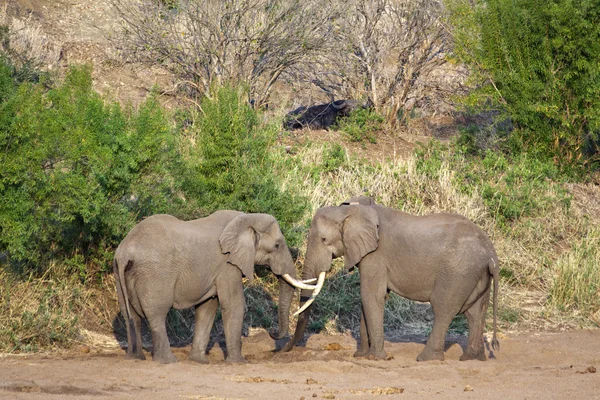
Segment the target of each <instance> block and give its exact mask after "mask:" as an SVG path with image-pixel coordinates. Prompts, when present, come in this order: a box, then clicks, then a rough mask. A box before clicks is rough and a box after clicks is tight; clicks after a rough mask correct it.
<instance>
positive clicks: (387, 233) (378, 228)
mask: <svg viewBox="0 0 600 400" xmlns="http://www.w3.org/2000/svg"><path fill="white" fill-rule="evenodd" d="M351 203H354V204H351ZM356 203H358V204H356ZM341 256H344V264H345V266H346V268H347V269H351V268H353V267H354V266H357V267H358V269H359V271H360V296H361V302H362V315H361V323H360V344H359V347H358V350H357V351H356V353H355V354H354V355H355V356H356V357H361V356H365V357H370V358H377V359H382V358H386V353H385V352H384V350H383V339H384V335H383V311H384V304H385V301H386V298H387V294H388V292H389V291H393V292H394V293H397V294H398V295H400V296H402V297H405V298H407V299H411V300H417V301H422V302H430V303H431V305H432V308H433V313H434V324H433V330H432V331H431V334H430V336H429V338H428V340H427V344H426V345H425V349H424V350H423V351H422V352H421V354H419V356H418V357H417V360H418V361H426V360H443V359H444V340H445V337H446V332H447V330H448V326H449V325H450V322H452V319H453V318H454V316H455V315H457V314H459V313H464V314H465V316H466V317H467V320H468V323H469V338H468V345H467V348H466V350H465V351H464V353H463V355H462V356H461V358H460V359H461V360H471V359H476V360H485V359H486V356H485V352H484V341H483V331H484V327H485V317H486V311H487V308H488V303H489V299H490V290H491V289H490V282H491V280H492V278H493V279H494V336H493V340H492V347H493V348H494V349H496V348H498V346H499V344H498V341H497V339H496V308H497V295H498V273H499V264H498V257H497V256H496V251H495V250H494V246H493V244H492V242H491V241H490V239H489V238H488V236H487V235H486V234H485V233H484V232H483V231H482V230H481V229H479V228H478V227H477V226H476V225H475V224H474V223H473V222H471V221H469V220H468V219H467V218H465V217H463V216H460V215H457V214H430V215H425V216H414V215H410V214H407V213H405V212H401V211H398V210H395V209H391V208H387V207H383V206H380V205H376V204H375V203H374V202H373V200H372V199H371V198H369V197H366V196H359V197H355V198H352V199H349V200H347V201H345V202H344V203H342V205H340V206H337V207H323V208H321V209H319V210H318V211H317V213H316V214H315V216H314V218H313V220H312V224H311V227H310V231H309V234H308V247H307V250H306V257H305V261H304V270H303V272H302V279H310V278H314V277H317V276H318V275H319V273H320V272H322V271H327V270H329V268H330V266H331V261H332V259H333V258H337V257H341ZM309 295H310V291H303V292H302V294H301V299H302V300H301V301H306V299H307V297H308V296H309ZM309 315H310V307H309V308H308V309H307V310H306V311H305V312H303V313H302V314H301V315H300V316H299V319H298V324H297V327H296V332H295V334H294V337H293V338H292V340H290V342H288V344H287V345H286V347H285V348H284V351H288V350H290V349H291V348H292V347H293V346H295V345H296V343H297V342H298V341H299V340H300V339H301V338H302V336H303V334H304V329H305V328H306V324H307V322H308V317H309Z"/></svg>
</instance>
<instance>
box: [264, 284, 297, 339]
mask: <svg viewBox="0 0 600 400" xmlns="http://www.w3.org/2000/svg"><path fill="white" fill-rule="evenodd" d="M278 280H279V307H278V326H279V330H278V332H269V335H271V338H273V339H274V340H279V339H282V338H283V337H285V335H287V333H288V328H289V325H290V307H291V304H292V298H293V297H294V292H295V288H294V287H293V286H292V285H290V284H289V283H287V282H286V281H285V280H284V279H283V278H282V277H281V276H279V277H278Z"/></svg>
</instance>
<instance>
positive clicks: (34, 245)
mask: <svg viewBox="0 0 600 400" xmlns="http://www.w3.org/2000/svg"><path fill="white" fill-rule="evenodd" d="M1 72H3V73H4V74H3V79H6V69H4V70H3V71H1ZM0 116H1V118H0V146H2V148H3V149H4V150H5V151H4V152H3V154H2V155H1V156H0V158H1V162H0V165H1V168H2V169H1V170H0V230H1V232H2V235H1V236H0V249H1V250H2V251H6V252H7V253H8V256H9V258H10V260H11V263H12V265H13V266H16V265H18V266H19V268H20V269H21V270H22V271H24V270H27V269H38V270H39V269H43V268H44V266H45V265H48V263H49V262H50V261H51V260H54V259H57V258H58V259H71V261H72V262H71V263H66V264H65V265H67V266H68V265H71V264H72V265H75V264H78V265H79V266H80V265H81V263H82V262H86V261H88V260H90V257H93V255H94V254H97V251H98V250H99V249H100V248H102V247H106V246H110V245H114V243H118V240H119V239H120V238H122V237H123V236H124V234H125V233H127V231H128V229H129V228H131V226H132V225H133V223H134V222H135V220H136V219H138V218H141V217H143V216H144V215H148V214H149V213H152V212H159V211H166V210H165V207H164V206H165V204H166V203H167V201H166V197H168V196H169V191H170V186H171V185H170V181H171V180H170V179H169V176H168V173H167V171H166V167H165V164H167V163H166V159H168V158H169V156H168V154H169V153H172V152H173V150H174V147H173V136H172V132H171V129H170V128H169V125H168V123H167V121H166V118H165V116H164V114H163V112H162V111H161V110H160V107H159V105H158V103H157V102H156V100H155V99H153V98H150V99H149V100H148V101H146V102H145V103H144V104H143V105H142V106H141V107H140V110H139V111H138V112H137V113H133V112H132V111H131V110H130V112H129V113H127V114H126V113H123V112H122V111H121V109H120V107H119V106H118V105H116V104H104V102H103V100H102V99H101V98H100V96H99V95H98V94H96V93H95V92H94V91H93V90H92V82H91V75H90V69H89V68H88V67H79V68H72V69H71V70H70V72H69V74H68V75H67V77H66V79H65V82H64V83H63V84H62V85H60V86H58V87H56V88H53V89H51V90H48V91H47V90H45V88H44V87H43V86H41V85H33V84H29V83H24V84H21V85H19V86H18V87H17V88H16V89H15V90H14V91H13V93H12V94H9V95H8V96H7V97H6V98H5V100H4V101H3V102H2V104H0ZM104 264H105V263H104ZM105 265H106V264H105Z"/></svg>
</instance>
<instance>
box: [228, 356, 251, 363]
mask: <svg viewBox="0 0 600 400" xmlns="http://www.w3.org/2000/svg"><path fill="white" fill-rule="evenodd" d="M225 362H226V363H231V364H246V363H247V362H248V360H246V359H245V358H244V357H242V356H241V355H240V356H228V357H227V358H226V359H225Z"/></svg>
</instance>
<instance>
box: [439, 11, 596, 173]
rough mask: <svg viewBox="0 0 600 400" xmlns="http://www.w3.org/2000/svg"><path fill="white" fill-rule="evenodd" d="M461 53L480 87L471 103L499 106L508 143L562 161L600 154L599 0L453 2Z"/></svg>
mask: <svg viewBox="0 0 600 400" xmlns="http://www.w3.org/2000/svg"><path fill="white" fill-rule="evenodd" d="M449 4H450V9H451V10H452V16H451V21H452V22H453V25H454V38H455V45H456V47H455V55H456V57H457V58H458V60H459V61H462V62H465V63H467V64H468V65H470V67H471V69H472V71H473V72H474V77H473V79H474V82H473V84H474V86H476V87H477V89H476V90H474V91H473V92H472V93H471V95H470V97H469V98H468V100H467V103H466V104H467V106H469V107H471V109H477V110H482V109H483V110H485V109H497V110H501V111H502V112H503V115H502V116H501V117H500V118H506V116H509V117H510V118H511V119H512V121H513V123H514V125H515V128H516V129H515V130H514V131H513V132H512V133H511V134H510V135H509V136H508V138H506V140H505V145H506V146H507V148H508V149H510V150H512V151H515V152H520V151H526V152H528V153H530V154H532V155H534V156H535V157H537V156H540V157H544V158H549V159H553V161H554V162H555V163H557V164H559V165H561V166H564V167H567V166H577V165H579V166H581V165H586V164H588V163H589V162H596V161H597V160H598V157H597V155H598V147H597V146H598V142H599V140H600V137H599V135H600V65H599V64H598V58H599V57H600V8H599V7H598V6H597V2H595V1H594V0H584V1H573V0H544V1H537V0H516V1H513V0H479V1H477V2H476V4H475V7H472V6H471V5H470V4H471V3H470V2H466V1H462V0H457V1H450V2H449Z"/></svg>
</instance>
